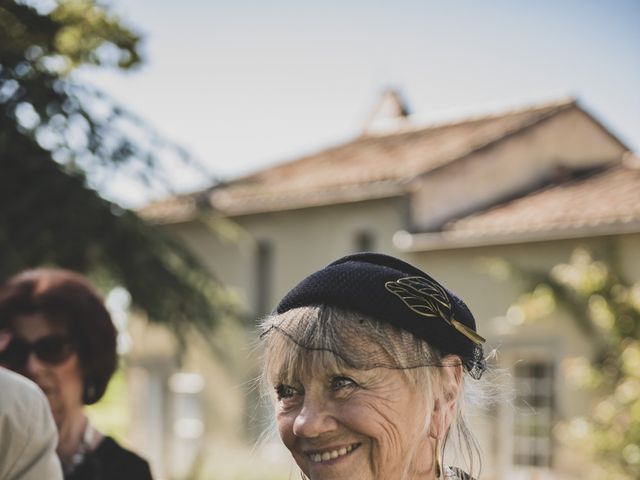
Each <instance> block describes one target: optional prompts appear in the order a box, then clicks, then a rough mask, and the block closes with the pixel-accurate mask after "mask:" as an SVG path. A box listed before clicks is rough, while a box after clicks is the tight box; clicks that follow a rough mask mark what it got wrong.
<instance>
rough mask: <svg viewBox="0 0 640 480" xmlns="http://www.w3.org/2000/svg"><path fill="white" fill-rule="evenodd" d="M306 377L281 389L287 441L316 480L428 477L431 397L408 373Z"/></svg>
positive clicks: (311, 372)
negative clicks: (426, 397)
mask: <svg viewBox="0 0 640 480" xmlns="http://www.w3.org/2000/svg"><path fill="white" fill-rule="evenodd" d="M306 370H308V373H304V374H301V375H300V376H299V378H295V380H293V381H292V382H291V383H292V384H280V385H275V386H274V387H275V388H276V393H277V397H278V398H277V406H276V420H277V424H278V430H279V432H280V436H281V438H282V441H283V442H284V444H285V445H286V447H287V448H288V449H289V450H290V451H291V453H292V454H293V457H294V458H295V461H296V463H297V464H298V466H299V467H300V468H301V469H302V471H303V472H304V473H305V474H306V475H307V476H308V477H309V478H310V479H311V480H329V479H336V480H337V479H344V480H347V479H348V480H374V479H376V480H392V479H399V478H401V476H402V475H403V472H406V473H408V474H409V475H408V476H409V478H414V477H415V478H427V475H428V473H429V471H430V470H431V469H432V468H433V462H432V447H431V446H430V442H429V436H428V433H427V432H426V428H425V422H426V417H427V414H426V406H425V402H424V395H419V394H418V393H417V391H416V389H415V387H412V386H411V385H410V384H409V383H408V382H407V380H406V377H405V376H404V375H403V373H402V372H401V371H399V370H391V369H383V368H379V369H372V370H349V369H345V370H342V371H327V370H325V369H323V368H315V369H313V368H312V369H306ZM406 469H408V470H406Z"/></svg>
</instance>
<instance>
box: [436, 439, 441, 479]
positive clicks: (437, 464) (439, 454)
mask: <svg viewBox="0 0 640 480" xmlns="http://www.w3.org/2000/svg"><path fill="white" fill-rule="evenodd" d="M441 456H442V454H441V452H440V439H439V438H436V451H435V457H436V459H435V461H436V478H437V479H440V478H442V462H441V461H440V458H441Z"/></svg>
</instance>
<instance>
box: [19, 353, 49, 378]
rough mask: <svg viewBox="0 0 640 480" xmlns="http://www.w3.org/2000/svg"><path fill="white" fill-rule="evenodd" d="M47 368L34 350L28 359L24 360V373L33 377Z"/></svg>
mask: <svg viewBox="0 0 640 480" xmlns="http://www.w3.org/2000/svg"><path fill="white" fill-rule="evenodd" d="M44 368H45V364H44V363H43V362H42V361H41V360H40V359H39V358H38V357H37V356H36V354H35V353H34V352H29V356H28V357H27V360H26V361H25V362H24V367H23V373H24V375H25V376H27V377H29V378H31V379H33V378H34V377H35V376H37V375H38V374H39V373H40V372H42V371H43V370H44Z"/></svg>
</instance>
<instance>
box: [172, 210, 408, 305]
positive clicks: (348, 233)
mask: <svg viewBox="0 0 640 480" xmlns="http://www.w3.org/2000/svg"><path fill="white" fill-rule="evenodd" d="M406 216H407V214H406V202H405V200H404V199H403V198H390V199H383V200H373V201H367V202H356V203H351V204H345V205H338V206H327V207H317V208H308V209H304V210H293V211H287V212H274V213H267V214H261V215H247V216H241V217H236V218H235V219H234V221H235V222H236V224H235V227H232V226H229V224H227V225H225V224H224V222H225V221H224V220H218V221H214V222H213V223H212V224H211V225H213V227H211V226H205V225H203V224H201V223H199V224H193V223H190V224H182V225H174V226H171V227H170V230H171V232H172V233H174V234H175V235H177V236H178V237H179V238H181V239H183V240H184V241H185V242H186V243H187V244H188V245H189V246H190V247H191V248H192V249H193V251H194V252H195V253H196V254H197V255H198V256H199V257H200V258H201V259H202V260H203V262H204V263H205V264H206V265H207V266H208V267H209V268H210V269H211V271H212V272H213V274H214V275H215V276H216V277H218V278H220V279H222V280H223V281H224V282H225V283H226V284H228V285H230V286H232V287H233V288H235V289H236V291H237V292H238V295H239V298H240V299H241V302H242V304H243V305H244V306H245V307H246V308H245V311H246V312H248V313H252V312H254V311H255V308H254V307H255V298H256V291H255V290H256V279H255V274H256V264H255V261H256V258H255V257H256V246H257V242H258V241H263V242H264V241H266V242H269V243H271V244H272V245H273V248H274V250H273V262H274V263H273V270H272V273H273V277H272V285H270V298H269V300H268V301H267V303H268V304H269V305H270V307H271V308H273V307H275V305H276V303H277V301H278V300H279V299H280V298H281V297H282V296H283V295H284V294H285V293H286V292H287V291H288V290H289V289H291V288H292V287H293V286H294V285H295V283H296V282H297V281H298V280H300V279H302V278H303V277H304V276H306V275H308V274H309V273H310V272H312V271H314V270H317V269H319V268H321V267H322V266H324V265H326V264H328V263H329V262H331V261H333V260H335V259H336V258H338V257H340V256H343V255H346V254H348V253H352V252H354V251H355V238H356V236H357V235H358V234H359V233H360V232H362V231H366V232H368V233H369V234H371V235H372V238H373V242H374V247H375V249H376V250H379V251H392V250H393V248H394V247H393V243H392V235H393V233H394V232H396V231H398V230H400V229H403V228H405V218H406ZM216 229H218V230H220V229H222V230H223V234H224V236H223V237H221V236H219V235H217V234H216ZM234 242H237V243H234Z"/></svg>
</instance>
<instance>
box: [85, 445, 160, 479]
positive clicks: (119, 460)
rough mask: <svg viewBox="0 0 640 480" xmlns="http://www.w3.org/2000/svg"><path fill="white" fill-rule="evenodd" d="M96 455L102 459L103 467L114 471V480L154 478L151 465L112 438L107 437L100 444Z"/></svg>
mask: <svg viewBox="0 0 640 480" xmlns="http://www.w3.org/2000/svg"><path fill="white" fill-rule="evenodd" d="M94 455H95V456H96V457H98V458H100V460H101V462H100V463H101V464H102V465H104V466H105V467H106V468H109V470H113V472H112V473H113V474H114V477H113V478H122V479H125V478H135V479H141V480H151V478H152V477H151V469H150V468H149V463H148V462H147V461H146V460H145V459H144V458H142V457H141V456H139V455H138V454H136V453H134V452H132V451H131V450H127V449H126V448H124V447H122V446H121V445H120V444H119V443H118V442H116V441H115V440H114V439H113V438H111V437H105V438H104V439H103V440H102V442H100V445H98V448H96V450H95V452H94ZM107 466H108V467H107ZM115 475H117V476H115ZM110 478H111V477H110Z"/></svg>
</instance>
